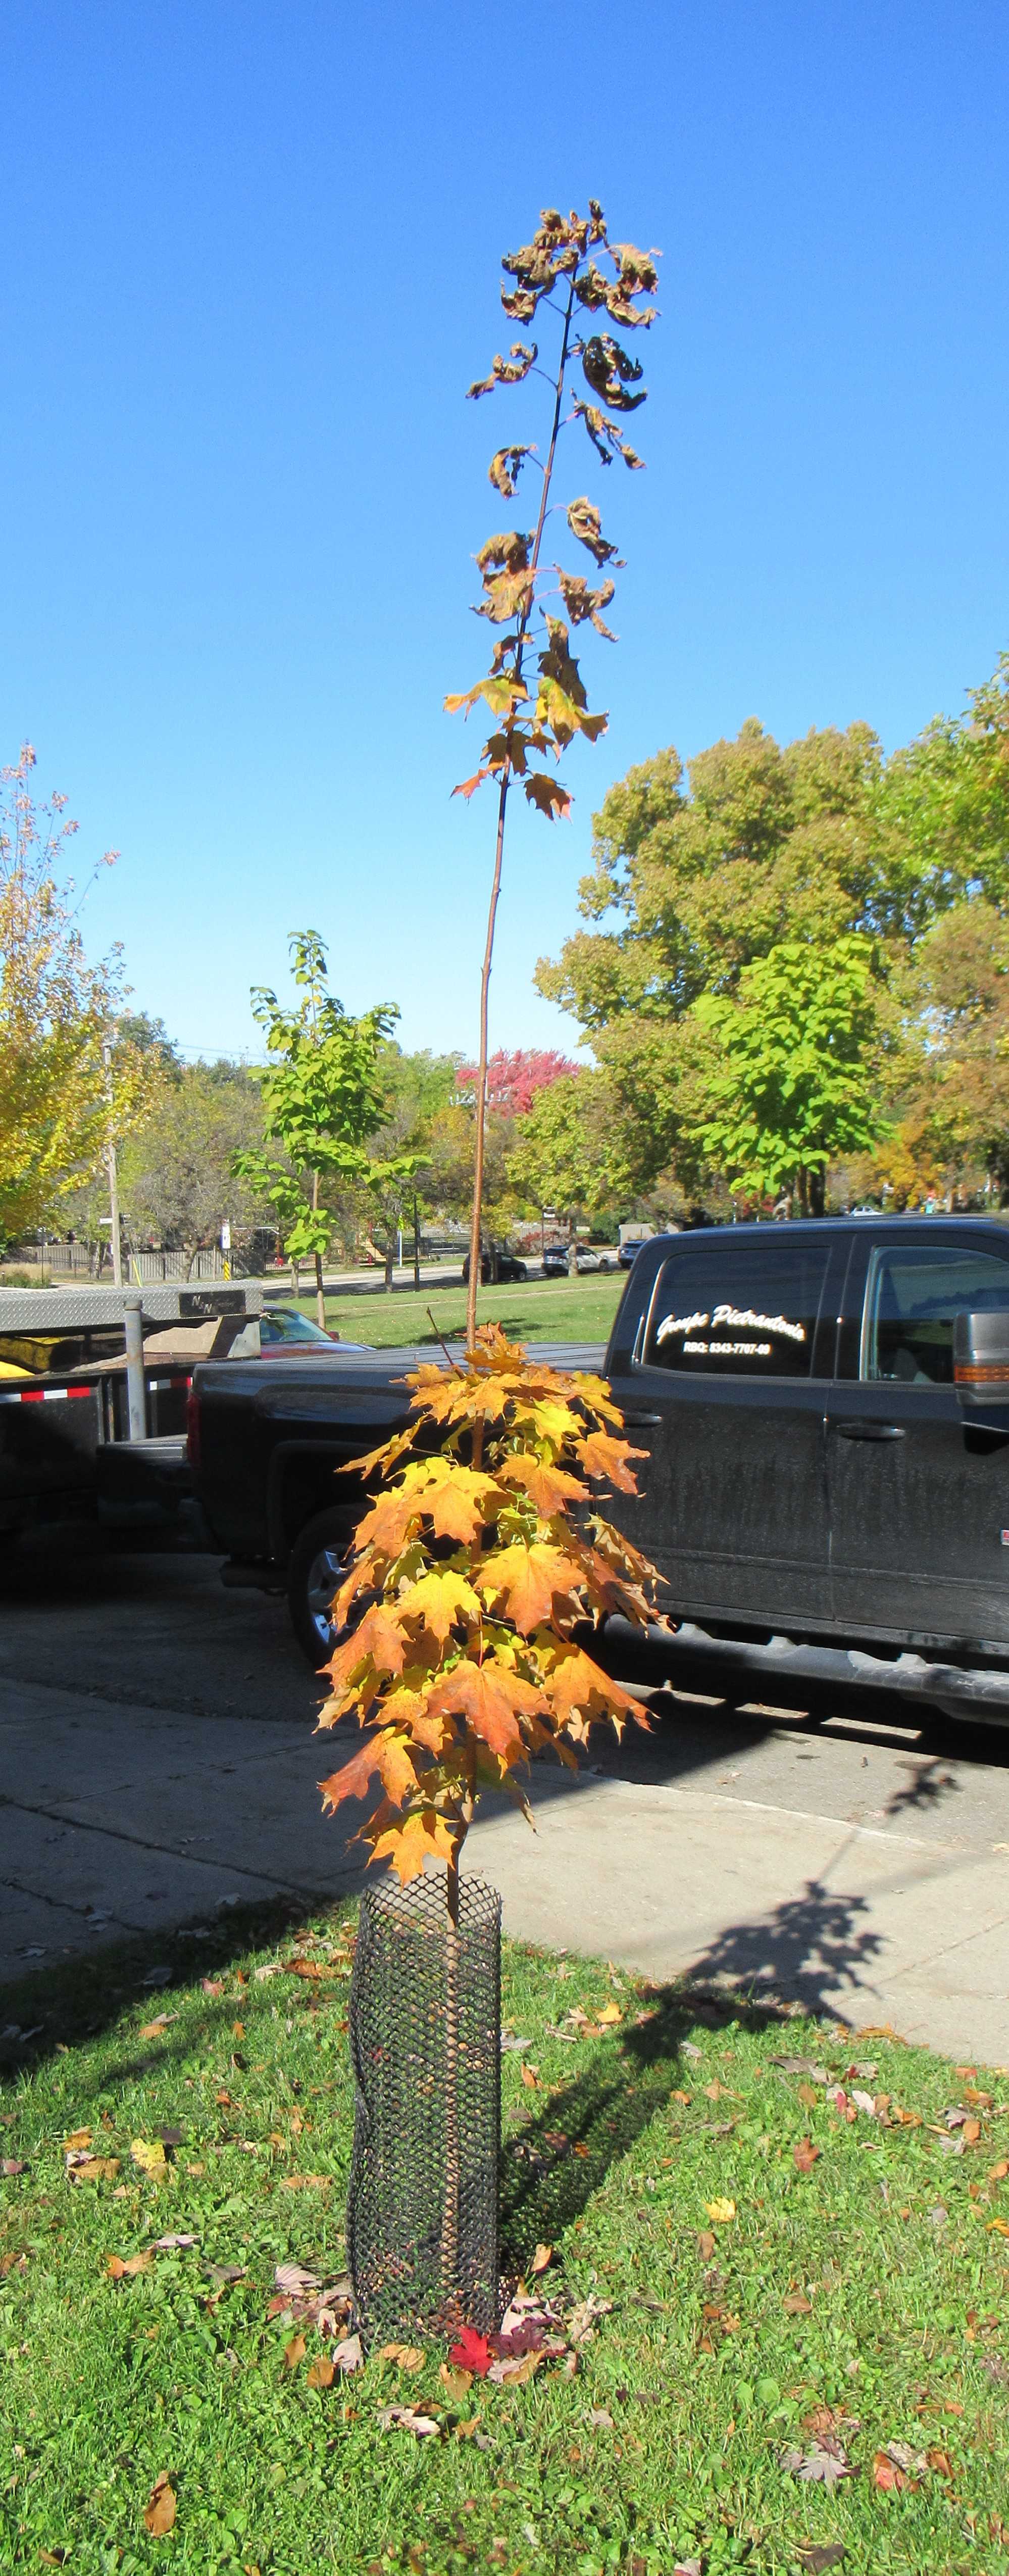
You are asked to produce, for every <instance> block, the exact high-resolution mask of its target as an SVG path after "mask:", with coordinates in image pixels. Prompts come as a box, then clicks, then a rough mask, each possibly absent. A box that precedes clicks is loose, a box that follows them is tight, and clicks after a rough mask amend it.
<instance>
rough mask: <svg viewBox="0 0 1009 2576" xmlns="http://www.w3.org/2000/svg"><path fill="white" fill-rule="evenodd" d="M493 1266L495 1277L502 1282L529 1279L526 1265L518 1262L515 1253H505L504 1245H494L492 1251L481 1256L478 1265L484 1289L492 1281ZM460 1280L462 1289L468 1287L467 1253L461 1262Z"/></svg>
mask: <svg viewBox="0 0 1009 2576" xmlns="http://www.w3.org/2000/svg"><path fill="white" fill-rule="evenodd" d="M495 1266H496V1268H497V1276H498V1278H499V1280H502V1281H504V1282H507V1281H509V1280H513V1279H528V1277H529V1271H528V1268H527V1266H526V1263H525V1262H524V1261H520V1260H519V1257H518V1254H517V1252H506V1251H505V1247H504V1245H503V1244H502V1243H499V1244H495V1245H494V1247H493V1249H492V1251H490V1252H485V1253H484V1254H483V1257H482V1260H481V1263H480V1277H481V1279H482V1281H483V1284H484V1287H485V1288H487V1287H489V1285H490V1282H491V1280H492V1279H493V1277H494V1271H495ZM462 1280H463V1287H464V1288H466V1287H468V1286H469V1254H468V1252H467V1254H466V1258H465V1260H464V1262H463V1265H462Z"/></svg>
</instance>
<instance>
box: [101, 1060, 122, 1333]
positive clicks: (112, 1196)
mask: <svg viewBox="0 0 1009 2576" xmlns="http://www.w3.org/2000/svg"><path fill="white" fill-rule="evenodd" d="M102 1058H103V1061H104V1065H105V1091H106V1097H107V1099H108V1104H109V1141H108V1144H107V1146H106V1148H105V1164H106V1169H107V1171H108V1175H109V1216H110V1219H111V1235H112V1277H113V1280H114V1282H115V1285H116V1287H117V1288H121V1287H122V1284H123V1256H122V1249H121V1246H120V1241H119V1174H118V1171H117V1169H116V1140H115V1135H114V1133H113V1128H112V1040H111V1038H103V1039H102Z"/></svg>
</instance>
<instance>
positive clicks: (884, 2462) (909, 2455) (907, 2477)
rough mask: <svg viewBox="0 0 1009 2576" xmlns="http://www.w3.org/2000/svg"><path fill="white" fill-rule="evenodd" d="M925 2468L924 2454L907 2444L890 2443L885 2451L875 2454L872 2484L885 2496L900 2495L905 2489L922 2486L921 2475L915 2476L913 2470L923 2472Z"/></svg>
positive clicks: (875, 2452)
mask: <svg viewBox="0 0 1009 2576" xmlns="http://www.w3.org/2000/svg"><path fill="white" fill-rule="evenodd" d="M924 2468H925V2455H924V2452H922V2451H917V2452H915V2451H912V2450H911V2449H910V2448H909V2446H908V2444H907V2443H906V2442H888V2443H887V2445H886V2448H885V2450H882V2451H874V2452H873V2458H872V2483H873V2486H874V2487H880V2488H881V2489H882V2491H883V2493H884V2495H886V2494H891V2493H893V2494H897V2495H899V2494H901V2493H902V2492H903V2490H904V2488H905V2487H916V2486H920V2485H921V2476H920V2474H919V2475H917V2476H914V2475H912V2470H917V2471H919V2472H921V2471H923V2470H924Z"/></svg>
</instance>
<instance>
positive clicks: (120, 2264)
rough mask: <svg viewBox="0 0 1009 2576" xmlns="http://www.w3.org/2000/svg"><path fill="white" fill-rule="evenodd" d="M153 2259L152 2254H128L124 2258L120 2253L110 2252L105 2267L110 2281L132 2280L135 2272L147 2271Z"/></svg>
mask: <svg viewBox="0 0 1009 2576" xmlns="http://www.w3.org/2000/svg"><path fill="white" fill-rule="evenodd" d="M153 2260H154V2257H153V2255H152V2254H130V2255H128V2256H126V2258H125V2260H124V2257H123V2256H122V2255H121V2254H110V2255H109V2256H108V2259H107V2262H106V2265H105V2269H106V2271H107V2273H108V2275H109V2279H110V2280H111V2281H126V2280H130V2281H132V2280H133V2278H134V2276H135V2274H136V2273H137V2272H149V2271H150V2269H151V2265H152V2262H153Z"/></svg>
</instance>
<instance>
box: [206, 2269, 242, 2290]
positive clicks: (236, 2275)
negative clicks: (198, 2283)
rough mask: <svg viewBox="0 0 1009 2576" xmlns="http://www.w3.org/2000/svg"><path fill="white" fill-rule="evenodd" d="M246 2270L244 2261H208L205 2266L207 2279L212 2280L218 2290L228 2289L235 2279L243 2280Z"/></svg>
mask: <svg viewBox="0 0 1009 2576" xmlns="http://www.w3.org/2000/svg"><path fill="white" fill-rule="evenodd" d="M246 2270H247V2265H246V2264H244V2263H208V2264H207V2266H206V2271H207V2278H208V2280H210V2281H213V2282H214V2283H215V2285H216V2287H217V2288H218V2289H219V2290H230V2289H231V2287H232V2285H233V2283H234V2282H235V2281H244V2279H245V2275H246Z"/></svg>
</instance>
